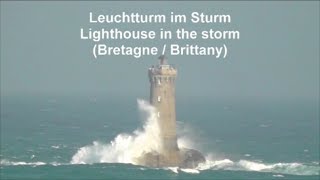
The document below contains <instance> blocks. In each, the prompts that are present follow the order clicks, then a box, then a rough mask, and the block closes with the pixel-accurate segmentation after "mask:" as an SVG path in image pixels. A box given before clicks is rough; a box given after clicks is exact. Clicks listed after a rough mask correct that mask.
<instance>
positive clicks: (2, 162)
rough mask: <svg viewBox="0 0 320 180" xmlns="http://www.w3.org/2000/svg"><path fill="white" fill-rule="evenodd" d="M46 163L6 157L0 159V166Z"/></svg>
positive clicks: (39, 164) (40, 164)
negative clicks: (13, 159)
mask: <svg viewBox="0 0 320 180" xmlns="http://www.w3.org/2000/svg"><path fill="white" fill-rule="evenodd" d="M46 164H47V163H45V162H41V161H38V162H24V161H9V160H6V159H2V160H1V161H0V165H1V166H42V165H46Z"/></svg>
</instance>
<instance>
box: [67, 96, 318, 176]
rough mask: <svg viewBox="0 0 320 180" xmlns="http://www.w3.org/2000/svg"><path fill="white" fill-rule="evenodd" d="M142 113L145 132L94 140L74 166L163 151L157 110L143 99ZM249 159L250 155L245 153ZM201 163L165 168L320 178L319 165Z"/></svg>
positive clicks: (129, 159) (133, 159)
mask: <svg viewBox="0 0 320 180" xmlns="http://www.w3.org/2000/svg"><path fill="white" fill-rule="evenodd" d="M138 107H139V110H140V112H141V113H142V114H143V115H145V118H144V119H143V120H144V125H143V128H142V129H137V130H135V131H134V132H133V133H131V134H125V133H122V134H119V135H117V136H116V137H115V139H114V140H112V141H111V142H110V143H102V142H98V141H94V142H93V143H92V144H91V145H88V146H84V147H81V148H80V149H79V150H78V151H77V152H76V153H75V154H74V155H73V157H72V159H71V161H70V163H71V164H93V163H131V164H137V162H136V158H137V157H139V156H140V155H141V153H143V152H149V151H152V150H155V151H158V150H161V148H162V147H160V144H162V143H160V138H159V134H160V129H159V126H158V119H157V114H156V112H155V108H154V107H153V106H151V105H150V104H149V103H148V102H146V101H144V100H138ZM178 145H179V147H190V146H193V145H194V144H193V143H192V142H191V141H190V139H188V138H187V137H186V136H183V137H182V138H179V139H178ZM245 156H246V157H249V156H251V155H250V154H245ZM206 159H207V161H206V162H205V163H201V164H199V166H198V167H197V168H195V169H180V168H178V167H170V168H164V169H166V170H170V171H172V172H174V173H179V171H183V172H185V173H199V172H201V171H203V170H209V169H211V170H238V171H257V172H271V173H275V174H292V175H319V170H320V168H319V164H318V165H305V164H302V163H274V164H267V163H263V162H254V161H249V160H240V161H232V160H230V159H222V160H209V159H210V157H207V158H206Z"/></svg>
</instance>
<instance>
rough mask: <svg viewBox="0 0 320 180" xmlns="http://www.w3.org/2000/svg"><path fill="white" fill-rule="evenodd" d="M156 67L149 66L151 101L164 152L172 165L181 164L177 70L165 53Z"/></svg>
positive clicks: (167, 160)
mask: <svg viewBox="0 0 320 180" xmlns="http://www.w3.org/2000/svg"><path fill="white" fill-rule="evenodd" d="M159 59H160V62H159V65H157V66H156V67H154V66H153V67H151V68H149V81H150V103H151V104H152V105H153V106H154V107H155V108H156V110H157V116H158V123H159V127H160V137H161V140H162V145H161V147H162V152H161V153H162V154H163V155H164V158H165V161H166V162H167V163H169V164H170V165H177V164H179V161H180V158H179V152H178V151H179V149H178V145H177V134H176V107H175V80H176V76H177V70H176V69H175V68H174V67H173V66H171V65H169V64H168V63H167V60H166V58H165V56H164V55H162V56H160V57H159Z"/></svg>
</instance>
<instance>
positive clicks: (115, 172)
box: [0, 96, 320, 179]
mask: <svg viewBox="0 0 320 180" xmlns="http://www.w3.org/2000/svg"><path fill="white" fill-rule="evenodd" d="M177 121H178V128H180V129H179V130H178V131H179V133H180V134H179V135H181V136H187V137H188V138H189V140H190V141H192V142H193V146H194V147H196V148H197V149H199V150H200V151H202V152H203V153H204V154H205V155H206V157H207V158H208V162H207V163H205V164H202V166H201V167H199V168H196V169H180V168H175V167H172V168H148V167H142V166H137V165H133V164H126V163H119V162H118V163H117V162H105V161H103V160H101V159H99V157H101V156H102V155H101V153H105V154H106V156H108V155H110V154H108V151H105V149H103V148H105V147H106V146H108V145H109V146H110V141H113V140H114V138H115V137H117V136H118V135H119V134H129V135H130V134H133V132H134V131H135V130H136V129H139V128H141V127H142V126H143V123H144V122H143V118H142V117H141V112H139V109H138V105H137V97H109V98H106V97H72V98H71V97H59V96H25V97H23V96H17V97H1V156H0V157H1V166H0V177H1V179H115V178H118V179H319V171H320V168H319V102H318V100H259V99H256V100H254V99H237V100H230V99H223V98H220V99H214V98H202V97H198V98H196V97H178V98H177ZM146 143H147V142H146ZM83 147H88V149H86V150H88V151H92V152H90V154H91V155H92V156H88V157H85V159H86V160H85V161H84V162H83V163H72V162H71V161H72V158H73V157H74V156H75V155H76V154H77V153H78V154H79V150H80V148H83ZM97 154H99V155H97ZM90 158H91V159H90ZM86 162H90V163H86Z"/></svg>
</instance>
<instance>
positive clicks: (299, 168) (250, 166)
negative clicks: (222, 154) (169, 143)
mask: <svg viewBox="0 0 320 180" xmlns="http://www.w3.org/2000/svg"><path fill="white" fill-rule="evenodd" d="M196 169H198V170H208V169H212V170H219V169H223V170H239V171H257V172H270V173H279V174H291V175H319V171H320V167H319V166H312V165H305V164H302V163H274V164H271V163H270V164H267V163H266V164H264V163H262V162H254V161H248V160H240V161H237V162H233V161H231V160H230V159H224V160H218V161H210V160H208V161H207V162H205V163H202V164H200V165H199V166H198V167H197V168H196Z"/></svg>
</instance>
